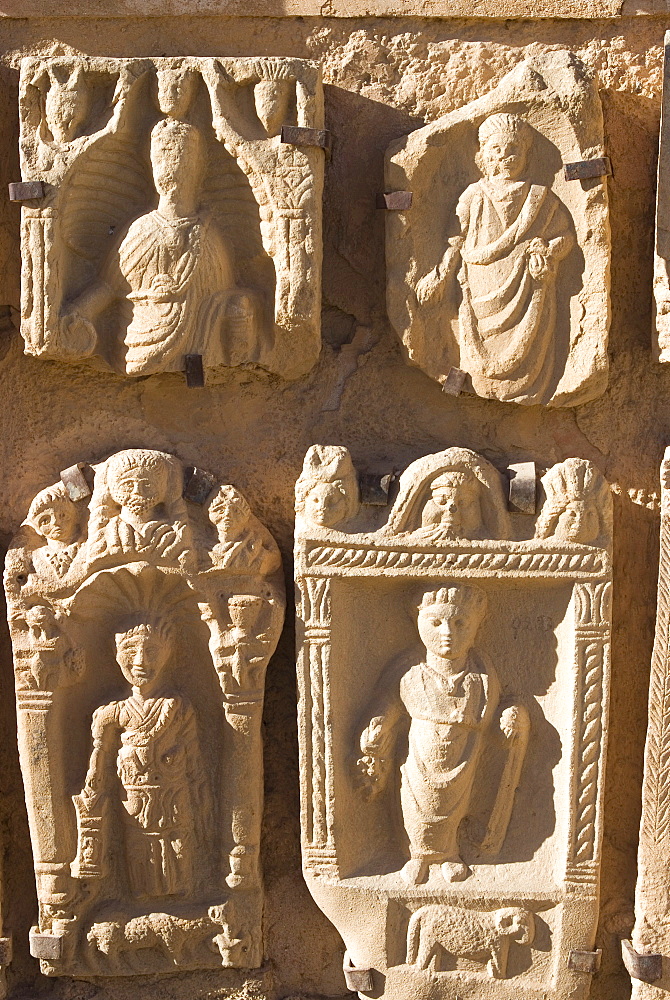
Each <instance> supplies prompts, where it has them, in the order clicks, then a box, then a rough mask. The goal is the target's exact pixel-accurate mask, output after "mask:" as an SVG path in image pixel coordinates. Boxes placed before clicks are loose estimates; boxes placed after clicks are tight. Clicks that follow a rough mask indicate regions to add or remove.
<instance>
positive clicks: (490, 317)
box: [456, 178, 574, 403]
mask: <svg viewBox="0 0 670 1000" xmlns="http://www.w3.org/2000/svg"><path fill="white" fill-rule="evenodd" d="M456 212H457V215H458V217H459V220H460V223H461V234H462V238H463V239H462V244H461V262H462V266H461V270H460V273H459V275H458V280H459V282H460V284H461V286H462V289H463V298H462V302H461V306H460V309H459V316H458V323H459V346H460V362H459V364H460V367H461V368H462V369H463V370H464V371H467V372H468V373H469V375H470V376H471V378H472V383H473V386H474V388H475V391H476V392H477V393H478V394H479V395H481V396H486V397H489V398H495V399H501V400H515V401H517V402H529V403H532V402H535V403H539V402H543V401H544V400H545V397H546V396H547V395H548V394H549V393H550V390H551V388H552V381H553V380H554V377H555V376H554V366H555V327H556V272H557V268H558V263H559V262H560V260H561V259H562V258H563V257H565V256H566V254H567V253H568V252H569V251H570V249H571V248H572V246H573V243H574V237H573V235H572V230H571V219H570V216H569V214H568V211H567V209H566V208H565V206H564V205H563V203H562V202H561V201H560V200H559V198H557V196H556V195H555V194H554V193H553V191H551V190H550V189H549V188H547V187H544V186H543V185H540V184H531V183H529V182H528V181H521V182H510V183H509V184H508V185H506V186H505V187H504V188H502V187H498V186H496V187H495V188H494V186H493V185H492V184H490V183H489V182H488V181H487V180H486V179H485V178H482V179H481V180H480V181H478V182H477V183H475V184H471V185H470V187H468V188H467V189H466V190H465V192H464V193H463V195H462V196H461V198H460V200H459V202H458V206H457V208H456ZM535 238H539V239H542V240H544V241H545V242H546V243H548V244H549V246H550V248H551V251H552V258H553V259H552V261H550V263H549V267H548V269H547V271H546V273H544V274H540V275H539V276H537V277H534V276H533V275H532V274H531V270H530V267H529V264H530V257H529V254H528V246H529V243H530V241H531V240H533V239H535Z"/></svg>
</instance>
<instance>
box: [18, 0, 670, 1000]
mask: <svg viewBox="0 0 670 1000" xmlns="http://www.w3.org/2000/svg"><path fill="white" fill-rule="evenodd" d="M139 6H140V5H138V4H120V3H119V4H115V5H114V7H113V8H108V10H107V11H105V15H107V16H100V14H101V13H102V12H99V11H97V10H95V9H94V5H86V4H81V3H79V4H75V5H74V6H72V7H70V8H66V7H63V8H61V9H59V10H58V16H55V17H53V16H52V17H46V16H43V10H44V8H43V6H42V5H41V4H37V3H31V4H28V5H23V6H21V7H20V8H19V6H18V5H14V4H5V5H4V12H5V14H6V16H5V17H4V19H3V20H2V23H1V25H0V31H1V34H2V56H1V64H0V116H1V120H2V124H3V129H2V135H3V142H2V144H1V146H0V190H5V191H6V186H7V184H8V183H9V182H10V181H13V180H18V179H19V164H18V119H17V99H18V67H19V60H20V58H21V57H23V56H26V55H40V54H42V53H43V52H47V51H48V52H50V53H53V54H59V53H62V54H71V53H73V52H79V53H84V54H86V55H90V56H110V57H121V56H123V57H129V56H138V57H140V56H179V55H194V56H248V55H268V56H287V57H288V56H292V57H293V56H295V57H301V58H308V59H312V60H316V61H318V62H320V63H321V65H322V67H323V79H324V84H325V119H326V127H327V128H328V129H330V130H331V131H332V133H333V136H334V149H333V155H332V158H331V159H330V161H329V162H328V163H327V165H326V171H325V196H324V198H325V200H324V261H323V314H322V317H323V322H322V335H323V348H322V351H321V356H320V359H319V361H318V363H317V365H316V367H315V368H314V369H313V371H312V372H311V373H310V374H309V375H307V376H304V377H302V378H301V379H299V380H297V381H295V382H292V383H286V382H283V381H282V380H281V379H280V378H279V377H274V376H267V375H263V374H259V373H255V372H252V371H246V370H236V369H233V370H231V371H229V372H228V373H227V374H225V375H221V376H218V377H217V379H216V381H215V384H208V385H207V386H206V387H205V388H199V389H188V388H187V387H186V386H185V384H184V380H183V378H182V376H181V375H179V374H177V373H173V374H165V375H153V376H151V377H149V378H144V379H138V380H128V379H122V378H120V377H117V376H115V375H111V374H110V375H108V374H101V373H96V372H94V371H91V370H90V369H87V368H85V367H80V366H76V365H71V364H70V365H64V364H61V363H59V362H57V361H44V360H40V359H36V358H31V357H26V356H24V355H23V353H22V348H23V344H22V341H21V338H20V336H19V335H18V333H17V332H16V331H15V330H6V331H5V332H3V333H2V335H1V340H0V349H1V351H2V354H3V357H2V360H1V361H0V398H1V399H2V400H3V416H2V436H1V442H0V454H1V459H0V468H1V469H2V476H1V478H0V482H1V486H0V490H1V492H0V496H1V500H2V502H1V503H0V531H1V532H2V538H3V541H4V542H5V543H8V542H9V539H10V537H11V536H12V535H13V534H14V532H15V531H16V530H17V528H18V526H19V524H20V523H21V521H22V520H23V518H24V517H25V513H26V511H27V508H28V505H29V503H30V501H31V499H32V498H33V497H34V496H35V494H36V493H37V492H38V491H39V490H40V489H42V488H43V487H44V486H45V485H46V484H48V483H51V482H54V481H56V480H57V479H58V475H59V471H60V470H61V469H65V468H67V467H69V466H71V465H73V464H74V463H76V462H78V461H80V460H81V459H82V457H85V458H86V459H87V461H90V462H99V461H102V460H103V459H105V458H107V456H108V455H110V454H111V453H113V452H115V451H118V450H120V449H124V448H133V447H135V448H136V447H144V448H152V449H158V450H161V451H167V452H171V453H173V454H176V455H177V456H178V457H179V458H180V459H181V460H182V461H183V462H185V463H187V464H189V463H190V464H193V465H196V466H198V467H200V468H205V469H208V470H210V471H211V472H212V474H213V475H214V476H216V477H217V478H218V479H220V480H222V481H223V482H231V483H234V484H235V485H236V486H237V487H238V488H239V489H240V490H241V491H242V492H243V494H244V495H245V496H246V497H247V499H248V500H249V502H250V504H251V506H252V509H253V510H254V512H255V513H256V514H257V516H258V517H259V518H260V520H261V521H262V522H263V523H264V524H265V525H267V527H268V528H269V529H270V531H271V533H272V534H273V536H274V538H275V539H276V540H277V542H278V544H279V547H280V549H281V553H282V557H283V560H284V567H285V572H286V578H287V592H288V593H289V594H290V593H292V586H291V579H292V576H291V545H292V528H293V521H294V508H293V491H294V484H295V481H296V479H297V477H298V475H299V473H300V470H301V467H302V461H303V456H304V454H305V451H306V450H307V448H308V447H309V446H310V445H311V444H313V443H315V442H324V443H329V444H341V445H344V446H346V447H347V448H348V449H349V450H350V452H351V455H352V457H353V460H354V463H355V465H356V466H357V467H358V468H359V469H362V470H365V471H368V472H374V473H379V474H385V473H387V472H390V471H392V470H402V469H404V468H406V467H407V466H408V465H409V463H411V462H412V461H414V460H415V459H417V458H419V457H421V456H423V455H426V454H428V453H431V452H437V451H440V450H442V449H444V448H446V447H449V446H452V445H458V446H460V447H464V448H470V449H472V450H474V451H476V452H478V453H479V454H480V455H482V456H484V457H485V458H486V459H488V460H489V461H490V462H491V463H492V464H493V465H494V466H497V467H498V468H500V469H503V468H505V467H506V466H507V465H508V464H509V463H510V462H523V461H536V462H537V463H538V464H539V465H541V466H543V467H547V466H550V465H552V464H554V463H557V462H560V461H562V460H563V459H564V458H566V457H569V456H573V455H578V456H581V457H583V458H586V459H589V460H592V461H593V462H594V463H595V464H596V465H597V466H598V467H599V468H600V469H601V471H602V472H603V473H604V475H605V477H606V479H607V480H608V481H609V482H610V484H611V486H612V490H613V493H614V556H613V565H614V609H613V647H612V648H613V660H612V699H611V711H610V724H609V752H608V764H607V772H606V788H605V812H604V845H603V867H602V896H601V919H600V928H599V932H598V941H597V945H598V947H600V948H602V950H603V959H602V967H601V970H600V972H599V973H598V974H597V975H596V976H595V977H594V980H593V985H592V992H591V995H592V996H593V997H594V998H597V1000H601V998H602V1000H605V998H606V1000H620V998H621V1000H623V998H625V997H627V996H628V995H629V994H630V979H629V977H628V975H627V974H626V973H625V971H624V968H623V965H622V962H621V958H620V944H619V939H620V937H621V936H622V935H627V934H628V932H629V930H630V928H631V926H632V907H633V896H634V886H635V876H636V850H637V840H638V827H639V819H640V788H641V781H642V762H643V749H644V739H645V728H646V711H647V685H648V675H649V662H650V655H651V647H652V640H653V627H654V614H655V595H656V573H657V550H658V541H657V539H658V528H659V486H658V469H659V465H660V461H661V456H662V454H663V450H664V447H665V446H666V445H667V444H668V442H669V440H670V371H668V370H666V368H664V367H662V366H660V365H657V364H654V363H653V362H652V357H651V304H652V269H653V227H654V200H655V171H656V158H657V146H658V129H659V116H660V105H661V79H662V60H663V34H664V30H665V29H666V28H667V27H670V15H669V14H668V13H667V11H666V8H665V6H664V5H663V3H662V2H661V0H657V2H656V3H651V2H647V3H643V2H642V0H640V2H639V3H634V2H630V0H627V2H624V3H621V2H614V0H599V2H597V0H589V2H588V3H586V2H585V3H579V4H570V3H569V2H566V3H562V4H554V3H553V2H551V0H547V2H546V3H544V4H543V5H542V6H543V8H544V11H543V13H542V15H541V17H538V18H537V19H531V18H530V17H529V16H528V15H531V14H535V13H537V12H536V11H535V7H536V4H528V3H525V2H522V0H518V2H517V0H509V3H504V2H503V0H488V2H485V3H481V4H480V3H477V2H474V0H471V2H469V3H454V4H452V5H445V4H442V5H438V4H434V3H431V4H428V5H420V6H421V10H420V11H419V12H417V11H416V10H414V9H412V5H410V4H408V3H403V4H400V5H392V4H380V5H379V9H377V8H376V6H375V5H372V4H370V5H368V6H367V8H366V9H364V10H361V11H358V10H356V11H352V10H351V9H350V7H352V5H347V4H339V3H334V4H330V3H327V4H323V5H321V7H320V9H318V5H316V4H310V3H299V2H294V3H288V4H287V5H286V10H279V9H278V7H279V5H278V4H272V5H271V6H270V9H269V10H263V9H261V8H263V7H264V5H262V4H256V5H254V6H253V7H250V8H248V9H247V13H248V11H251V13H250V14H249V16H235V15H237V14H238V13H239V14H241V13H242V11H238V10H236V9H235V8H236V6H237V7H239V5H235V4H221V8H222V9H220V10H219V9H214V6H215V5H213V4H199V5H198V9H197V13H195V14H193V13H191V12H190V11H189V12H186V11H184V10H183V9H178V5H177V4H174V5H167V7H165V6H162V5H161V10H158V9H157V5H150V7H149V9H148V10H147V11H146V13H147V14H148V15H151V16H143V15H144V14H145V11H144V10H143V9H139ZM445 6H446V7H448V8H449V9H445ZM172 8H174V9H172ZM166 11H167V12H166ZM168 12H169V13H168ZM111 14H113V16H111ZM580 14H581V15H582V16H579V15H580ZM352 15H355V16H352ZM393 15H400V16H393ZM556 48H569V49H571V50H572V51H574V52H575V53H576V54H577V55H578V56H579V57H580V58H581V59H582V60H583V61H584V63H585V64H586V65H587V66H588V67H589V68H590V69H591V70H592V71H593V72H594V73H595V74H597V79H598V86H599V89H600V94H601V98H602V102H603V109H604V124H605V148H606V152H607V154H608V155H609V157H610V158H611V161H612V167H613V176H612V177H611V179H610V181H609V193H610V209H611V230H612V271H611V299H612V322H611V332H610V347H609V351H610V362H611V374H610V382H609V387H608V389H607V391H606V392H605V393H604V395H603V396H602V397H601V398H599V399H597V400H595V401H593V402H590V403H587V404H585V405H582V406H578V407H576V408H573V409H545V408H542V407H518V406H515V405H512V404H504V403H498V402H496V401H492V400H482V399H479V398H476V397H474V396H469V395H461V396H459V397H449V396H446V395H445V394H444V393H443V392H442V391H441V389H440V386H439V385H438V384H436V383H435V382H433V381H432V380H431V379H430V378H428V376H426V375H425V374H424V373H423V372H422V371H421V370H420V369H418V368H415V367H411V366H409V365H408V364H407V363H406V361H405V360H404V358H403V355H402V351H401V346H400V344H399V342H398V339H397V337H396V335H395V333H394V331H393V330H392V329H391V326H390V324H389V321H388V319H387V316H386V307H385V263H384V213H383V212H380V211H378V210H377V209H376V208H375V195H376V194H377V192H379V191H381V190H383V185H384V180H383V166H384V153H385V150H386V147H387V146H388V144H389V143H390V142H391V141H392V140H393V139H395V138H397V137H400V136H402V135H404V134H406V133H407V132H409V131H411V130H413V129H415V128H417V127H419V126H421V125H422V124H424V123H426V122H430V121H432V120H434V119H435V118H437V117H438V116H439V115H441V114H444V113H445V112H447V111H449V110H451V109H453V108H457V107H459V106H460V105H462V104H464V103H466V102H468V101H470V100H472V99H474V98H475V97H477V96H479V95H480V94H482V93H484V92H486V91H488V90H490V89H492V88H493V87H494V86H495V85H496V83H497V82H498V81H499V80H500V78H501V77H502V76H503V75H504V74H505V73H506V72H507V71H508V70H509V69H510V68H511V67H512V66H514V65H515V64H517V63H518V62H519V61H521V60H522V59H523V58H524V57H525V56H526V55H528V54H533V55H536V56H537V55H540V56H541V55H542V53H544V52H547V51H550V50H553V49H556ZM19 221H20V209H19V207H18V206H17V205H13V204H10V203H9V202H8V201H7V200H2V201H1V202H0V302H3V303H9V304H11V305H12V306H13V307H15V308H18V306H19V298H20V292H19V282H20V250H19ZM523 641H524V642H525V641H527V642H532V641H533V636H532V635H529V636H528V637H527V638H524V639H523ZM0 664H1V670H2V682H1V683H2V690H3V698H2V707H1V709H0V726H1V730H0V731H1V732H2V734H3V738H2V741H1V750H0V762H1V765H0V766H1V771H0V773H1V775H2V778H1V786H2V788H3V793H4V794H3V796H2V800H1V802H0V815H1V817H2V823H1V825H0V834H1V836H0V840H1V841H2V845H3V854H4V889H3V917H4V922H5V928H6V931H9V932H11V934H12V936H13V940H14V953H15V957H14V961H13V964H12V966H11V969H10V970H9V972H8V985H9V989H10V995H11V996H15V997H17V998H25V1000H28V998H29V997H30V998H33V997H36V996H42V995H50V996H54V997H61V998H63V1000H65V998H70V1000H84V998H87V1000H88V998H94V997H96V998H97V997H100V998H103V997H104V998H110V1000H111V998H115V1000H116V998H118V1000H120V998H124V1000H125V998H131V997H136V996H142V997H146V998H152V1000H159V998H175V1000H176V998H177V997H179V998H182V997H188V998H189V1000H190V998H194V1000H195V998H203V1000H204V998H205V997H219V996H220V997H224V996H232V995H234V996H239V997H240V998H242V997H249V998H251V997H259V998H260V997H268V998H269V997H277V998H280V997H295V998H298V997H306V996H309V997H311V996H315V997H316V996H338V995H345V993H346V988H345V985H344V981H343V977H342V971H341V969H342V945H341V942H340V939H339V936H338V934H337V933H336V931H335V930H334V929H333V928H332V927H331V926H330V924H329V923H328V921H327V920H326V918H325V917H324V916H323V915H322V914H321V912H320V911H319V909H318V908H317V907H316V905H315V903H314V902H313V901H312V899H311V897H310V895H309V893H308V891H307V889H306V886H305V883H304V881H303V878H302V875H301V868H300V834H299V805H298V800H299V792H298V748H297V728H296V681H295V656H294V638H293V627H292V615H291V610H290V608H289V611H288V614H287V623H286V627H285V630H284V634H283V635H282V638H281V641H280V645H279V649H278V652H277V653H276V654H275V656H274V657H273V659H272V660H271V662H270V665H269V668H268V675H267V688H266V704H265V713H264V723H263V738H264V758H265V812H264V819H263V835H262V865H263V870H264V879H265V889H266V903H265V906H266V909H265V934H266V959H267V960H266V963H265V965H264V967H263V969H262V970H261V971H260V972H258V973H256V972H254V973H250V974H248V975H246V974H244V973H242V972H240V974H239V989H238V990H237V992H234V993H231V992H230V986H227V987H223V986H222V985H221V982H220V979H219V977H218V974H217V973H216V972H202V973H198V972H191V973H180V974H179V975H175V976H173V977H168V978H166V979H161V980H152V979H151V978H147V979H142V980H141V981H140V983H137V982H133V981H132V980H130V979H123V978H121V979H118V980H113V981H112V980H110V981H108V982H103V983H101V982H100V981H98V982H95V983H91V982H87V981H84V980H78V979H68V978H62V979H56V980H49V981H47V980H45V979H44V977H42V976H40V973H39V971H38V967H37V962H36V961H35V960H34V959H31V958H30V957H29V954H28V930H29V927H30V925H31V924H32V923H33V922H34V917H35V912H36V899H35V888H34V879H33V872H32V863H31V849H30V840H29V834H28V824H27V818H26V810H25V805H24V798H23V791H22V782H21V775H20V771H19V763H18V755H17V745H16V736H15V733H16V720H15V710H14V698H13V677H12V657H11V650H10V643H9V637H8V635H7V633H6V632H5V633H4V635H3V639H2V656H1V660H0Z"/></svg>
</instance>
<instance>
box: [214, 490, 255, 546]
mask: <svg viewBox="0 0 670 1000" xmlns="http://www.w3.org/2000/svg"><path fill="white" fill-rule="evenodd" d="M209 516H210V519H211V521H212V523H213V524H215V525H216V530H217V531H218V533H219V538H221V539H226V538H235V537H237V536H238V535H240V534H241V533H242V531H243V529H244V526H245V525H246V523H247V521H248V520H249V510H248V508H247V505H246V504H245V502H244V500H243V499H242V497H234V496H227V495H226V496H224V495H222V494H219V495H218V496H216V497H215V498H214V500H213V501H212V503H211V504H210V505H209Z"/></svg>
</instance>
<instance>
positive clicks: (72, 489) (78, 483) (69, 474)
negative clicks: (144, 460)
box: [60, 462, 91, 502]
mask: <svg viewBox="0 0 670 1000" xmlns="http://www.w3.org/2000/svg"><path fill="white" fill-rule="evenodd" d="M86 468H88V466H87V463H86V462H77V464H76V465H71V466H70V468H69V469H63V470H62V471H61V473H60V481H61V483H62V484H63V486H64V487H65V489H66V490H67V495H68V496H69V498H70V500H74V501H75V502H76V501H77V500H84V499H85V498H86V497H90V495H91V487H90V486H89V485H88V483H87V482H86V477H85V476H84V472H83V470H84V469H86Z"/></svg>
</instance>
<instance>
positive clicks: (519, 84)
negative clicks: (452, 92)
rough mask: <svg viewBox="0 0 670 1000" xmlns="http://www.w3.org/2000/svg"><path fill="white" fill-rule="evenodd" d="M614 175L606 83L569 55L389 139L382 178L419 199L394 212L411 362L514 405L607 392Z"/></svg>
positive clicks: (395, 302)
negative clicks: (606, 130)
mask: <svg viewBox="0 0 670 1000" xmlns="http://www.w3.org/2000/svg"><path fill="white" fill-rule="evenodd" d="M608 171H609V161H608V160H607V159H606V158H605V157H604V149H603V115H602V107H601V104H600V98H599V96H598V90H597V86H596V83H595V81H594V79H593V78H592V77H591V76H590V75H589V73H588V72H587V70H586V68H585V67H584V66H583V64H582V63H581V62H580V61H579V60H578V59H577V57H576V56H574V55H573V54H572V53H571V52H567V51H556V52H552V53H548V54H545V55H543V56H542V57H536V58H529V59H528V60H526V61H524V62H521V63H520V64H519V65H517V66H516V67H515V68H514V69H513V70H512V71H511V72H510V73H508V74H507V75H506V76H505V77H503V79H502V80H501V81H500V83H499V84H498V85H497V86H496V87H495V88H494V89H493V90H492V91H490V92H489V93H488V94H486V95H484V96H483V97H481V98H478V99H477V100H476V101H473V102H471V103H470V104H466V105H465V106H464V107H461V108H458V109H456V110H454V111H451V112H449V113H448V114H446V115H444V116H443V117H441V118H438V119H437V121H435V122H432V123H431V124H429V125H426V126H425V127H424V128H421V129H418V130H417V131H415V132H412V133H411V134H410V135H408V136H406V137H404V138H403V139H401V140H399V141H396V142H394V143H393V144H392V145H391V146H390V147H389V149H388V151H387V157H386V189H387V191H409V192H411V194H412V201H411V207H410V208H409V209H407V210H401V211H389V212H388V213H387V223H386V259H387V267H388V273H387V282H388V283H387V305H388V312H389V317H390V320H391V323H392V324H393V326H394V327H395V329H396V331H397V333H398V334H399V335H400V337H401V338H402V341H403V343H404V345H405V347H406V348H407V351H408V355H409V360H410V361H411V362H412V363H413V364H416V365H418V366H419V367H420V368H422V369H423V370H424V371H425V372H426V373H427V374H428V375H430V376H431V377H432V378H434V379H436V380H437V381H439V382H444V381H445V380H446V378H447V376H448V375H449V372H450V370H451V369H452V368H457V369H460V370H461V371H462V372H465V373H466V380H465V385H464V388H465V389H466V390H469V391H471V392H474V393H476V394H477V395H479V396H484V397H486V398H489V399H499V400H503V401H507V402H515V403H524V404H526V405H534V404H545V405H548V406H574V405H577V404H580V403H584V402H586V401H588V400H590V399H594V398H595V397H596V396H599V395H600V394H601V393H602V392H604V390H605V388H606V385H607V376H608V360H607V336H608V329H609V314H610V307H609V269H610V229H609V211H608V203H607V177H606V174H607V172H608ZM570 178H574V179H570Z"/></svg>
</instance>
